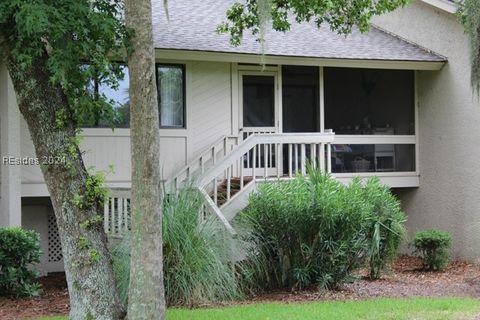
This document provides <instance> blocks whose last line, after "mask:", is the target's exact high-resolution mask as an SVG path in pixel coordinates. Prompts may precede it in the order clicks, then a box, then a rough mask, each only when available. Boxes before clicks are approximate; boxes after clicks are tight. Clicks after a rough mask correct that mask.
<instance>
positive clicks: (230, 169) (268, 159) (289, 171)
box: [198, 132, 335, 208]
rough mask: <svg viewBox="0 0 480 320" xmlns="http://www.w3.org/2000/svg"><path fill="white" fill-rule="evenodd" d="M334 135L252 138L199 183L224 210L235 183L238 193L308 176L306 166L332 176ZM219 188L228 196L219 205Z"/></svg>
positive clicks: (252, 136)
mask: <svg viewBox="0 0 480 320" xmlns="http://www.w3.org/2000/svg"><path fill="white" fill-rule="evenodd" d="M334 136H335V135H334V133H331V132H325V133H283V134H277V133H272V134H252V135H250V136H249V137H247V138H246V139H245V140H244V141H243V142H242V143H241V144H240V145H238V146H237V148H235V150H234V151H233V152H231V153H230V154H229V155H227V156H225V157H224V158H223V159H222V160H221V161H219V162H218V163H217V164H216V165H215V166H214V167H212V168H211V169H210V170H208V171H206V172H205V173H204V174H203V175H202V176H201V178H200V179H199V181H198V187H199V188H201V189H202V190H203V191H204V192H205V193H207V194H209V195H210V196H211V199H212V201H213V203H214V204H215V205H216V206H219V207H220V208H221V206H222V205H225V204H226V203H227V202H228V201H230V200H231V197H232V179H233V178H235V188H236V190H235V191H236V193H239V192H241V191H242V189H243V188H244V187H245V185H246V184H247V183H249V182H250V181H252V180H255V179H259V178H260V179H268V178H282V177H293V176H294V175H296V174H297V173H301V174H306V164H307V161H308V160H310V161H311V162H312V164H314V165H316V166H319V167H320V168H321V169H323V170H325V171H327V172H331V160H330V159H331V154H330V152H331V148H330V144H331V143H332V142H333V141H334ZM219 185H222V190H223V192H224V198H225V199H222V201H223V203H221V202H220V201H219V191H218V189H219Z"/></svg>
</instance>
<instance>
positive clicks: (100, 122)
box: [82, 65, 130, 128]
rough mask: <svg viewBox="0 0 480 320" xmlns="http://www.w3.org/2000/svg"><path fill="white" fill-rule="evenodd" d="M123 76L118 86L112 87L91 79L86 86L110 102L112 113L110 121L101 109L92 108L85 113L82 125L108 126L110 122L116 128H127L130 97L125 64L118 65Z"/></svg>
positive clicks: (90, 126)
mask: <svg viewBox="0 0 480 320" xmlns="http://www.w3.org/2000/svg"><path fill="white" fill-rule="evenodd" d="M120 68H121V70H122V71H123V74H124V77H123V79H122V80H119V81H118V87H117V88H115V89H113V88H111V87H110V86H109V85H107V84H105V83H102V82H101V81H99V80H98V79H93V80H91V81H90V84H89V85H88V86H87V90H89V91H90V92H91V93H95V94H98V95H104V96H105V98H106V100H107V101H108V102H112V107H113V115H112V119H111V121H108V120H107V119H105V118H104V117H102V110H99V109H94V110H92V112H91V114H89V115H85V117H84V119H83V122H84V123H83V124H82V126H83V127H89V128H110V127H111V126H112V124H113V125H114V126H115V127H116V128H128V127H129V126H130V99H129V94H128V89H129V73H128V67H127V66H126V65H120Z"/></svg>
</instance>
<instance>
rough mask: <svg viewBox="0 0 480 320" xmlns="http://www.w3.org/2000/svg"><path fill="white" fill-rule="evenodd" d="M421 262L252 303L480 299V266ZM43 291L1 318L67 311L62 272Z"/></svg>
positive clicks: (404, 261) (4, 310) (8, 304)
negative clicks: (440, 267) (436, 266)
mask: <svg viewBox="0 0 480 320" xmlns="http://www.w3.org/2000/svg"><path fill="white" fill-rule="evenodd" d="M421 266H422V264H421V261H420V260H419V259H417V258H415V257H410V256H402V257H400V258H399V259H397V260H396V261H395V262H394V263H392V265H391V266H390V272H388V273H387V274H385V275H384V276H383V277H382V279H380V280H376V281H370V280H368V278H367V277H366V275H367V272H368V271H367V270H361V271H360V272H359V273H358V274H357V276H358V278H359V279H358V280H357V281H355V282H353V283H349V284H345V285H343V286H342V287H341V288H340V289H339V290H334V291H301V292H271V293H265V294H261V295H258V296H254V297H251V298H250V299H248V300H247V301H245V302H243V303H252V302H270V301H277V302H286V303H288V302H303V301H305V302H306V301H318V300H347V299H349V300H352V299H353V300H357V299H367V298H375V297H419V296H424V297H474V298H480V267H479V266H476V265H473V264H469V263H465V262H453V263H452V264H451V265H450V266H449V268H448V269H447V270H445V271H441V272H425V271H422V270H421ZM40 282H41V283H42V285H43V294H42V295H41V296H40V297H37V298H31V299H17V300H13V299H5V298H0V319H2V320H11V319H24V318H28V317H38V316H47V315H64V314H67V313H68V310H69V303H68V292H67V285H66V282H65V276H64V275H63V274H61V273H60V274H51V275H49V276H48V277H44V278H40Z"/></svg>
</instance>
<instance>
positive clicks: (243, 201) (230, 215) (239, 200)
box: [220, 179, 257, 221]
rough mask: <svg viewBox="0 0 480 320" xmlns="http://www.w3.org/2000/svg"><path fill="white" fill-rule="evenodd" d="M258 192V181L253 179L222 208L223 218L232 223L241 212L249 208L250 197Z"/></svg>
mask: <svg viewBox="0 0 480 320" xmlns="http://www.w3.org/2000/svg"><path fill="white" fill-rule="evenodd" d="M256 190H257V181H256V180H255V179H253V180H252V181H250V182H249V183H248V184H246V185H245V186H244V187H243V189H242V190H240V191H239V192H238V193H236V194H235V195H234V196H233V197H232V198H231V199H230V200H229V201H228V202H227V203H225V204H224V205H223V206H222V207H221V208H220V211H221V212H222V214H223V216H224V217H225V218H226V219H227V220H228V221H232V220H233V219H234V218H235V216H236V215H237V214H238V213H239V212H240V211H242V210H243V209H245V208H246V207H247V205H248V197H249V195H250V194H251V193H252V192H255V191H256Z"/></svg>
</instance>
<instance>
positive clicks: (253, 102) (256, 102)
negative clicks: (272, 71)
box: [243, 76, 275, 127]
mask: <svg viewBox="0 0 480 320" xmlns="http://www.w3.org/2000/svg"><path fill="white" fill-rule="evenodd" d="M243 126H245V127H273V126H275V78H274V77H273V76H243Z"/></svg>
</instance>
